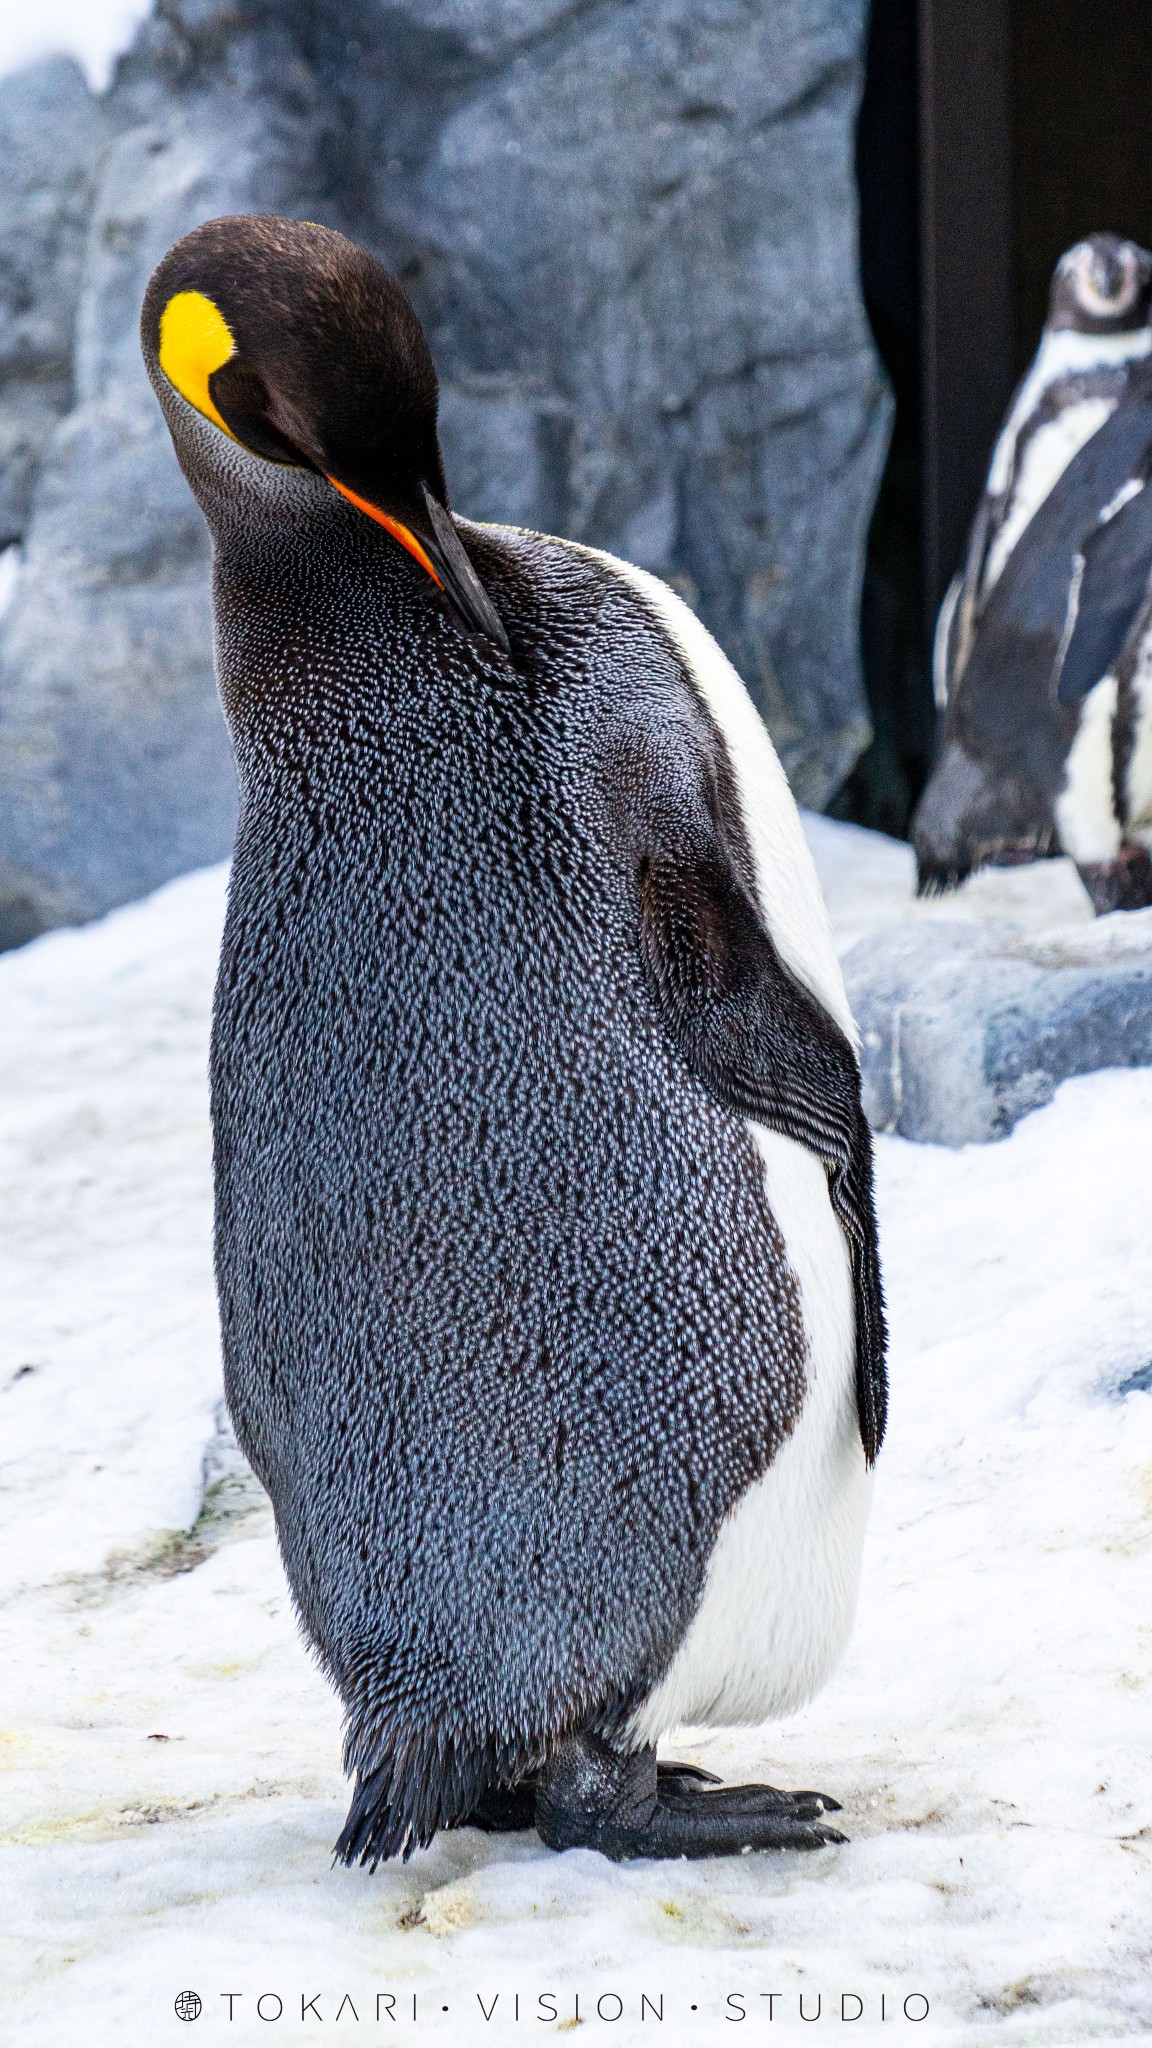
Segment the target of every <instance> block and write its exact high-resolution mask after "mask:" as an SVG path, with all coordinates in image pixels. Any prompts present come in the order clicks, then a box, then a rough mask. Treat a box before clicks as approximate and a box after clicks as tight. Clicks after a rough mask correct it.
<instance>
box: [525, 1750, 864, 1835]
mask: <svg viewBox="0 0 1152 2048" xmlns="http://www.w3.org/2000/svg"><path fill="white" fill-rule="evenodd" d="M704 1776H705V1774H703V1773H699V1772H697V1771H696V1770H695V1769H694V1767H693V1766H691V1765H688V1766H684V1765H679V1766H676V1765H673V1766H671V1767H666V1768H665V1770H664V1771H663V1772H661V1771H660V1770H659V1769H658V1767H657V1763H656V1752H655V1750H654V1749H642V1750H637V1751H634V1752H632V1753H625V1752H623V1751H620V1750H615V1749H612V1748H610V1747H609V1745H608V1744H607V1743H606V1742H604V1741H602V1740H601V1739H600V1737H599V1736H595V1735H587V1734H585V1735H574V1736H570V1737H569V1739H568V1740H567V1741H566V1742H564V1743H562V1744H561V1745H560V1747H559V1748H558V1749H557V1750H555V1751H554V1752H553V1754H552V1756H551V1757H549V1759H548V1762H547V1764H546V1765H545V1766H544V1769H543V1770H542V1771H541V1772H540V1774H539V1777H538V1780H537V1789H536V1827H537V1830H538V1832H539V1835H540V1839H541V1841H543V1842H544V1843H546V1845H547V1846H548V1848H550V1849H598V1850H599V1852H600V1854H601V1855H602V1856H607V1857H610V1858H611V1860H612V1861H613V1862H614V1863H627V1862H631V1861H632V1860H633V1858H636V1857H654V1858H655V1857H679V1856H690V1857H697V1856H736V1855H742V1854H746V1853H747V1851H749V1850H751V1849H822V1848H823V1847H824V1846H825V1844H826V1843H828V1842H843V1841H844V1840H846V1837H845V1836H844V1835H842V1834H840V1833H838V1831H837V1830H836V1829H835V1828H833V1827H829V1826H828V1824H827V1822H826V1821H825V1819H824V1815H825V1814H826V1813H828V1812H837V1813H838V1812H839V1810H840V1809H839V1806H838V1804H837V1802H836V1800H834V1799H828V1798H826V1797H825V1796H824V1794H823V1793H821V1792H780V1791H778V1790H777V1789H776V1787H775V1786H774V1785H725V1786H723V1787H722V1788H721V1789H720V1790H718V1791H704V1790H702V1789H701V1782H702V1780H703V1779H704ZM707 1782H708V1783H710V1784H715V1782H716V1781H715V1779H708V1780H707Z"/></svg>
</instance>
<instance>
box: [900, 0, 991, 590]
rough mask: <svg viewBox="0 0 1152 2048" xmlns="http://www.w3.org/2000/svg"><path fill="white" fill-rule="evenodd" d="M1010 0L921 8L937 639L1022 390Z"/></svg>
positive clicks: (959, 0) (931, 550)
mask: <svg viewBox="0 0 1152 2048" xmlns="http://www.w3.org/2000/svg"><path fill="white" fill-rule="evenodd" d="M1011 95H1012V84H1011V37H1010V22H1009V0H920V181H921V182H920V207H921V212H920V221H921V227H920V237H921V239H920V256H921V320H922V327H921V337H922V338H921V363H922V371H921V376H922V391H923V406H924V412H923V465H924V468H923V476H924V581H925V589H924V596H925V605H926V609H927V612H928V618H927V620H926V624H927V625H928V627H929V630H930V629H931V622H932V620H934V618H935V615H936V610H937V608H938V606H939V603H940V600H941V598H942V597H943V595H944V591H945V590H946V588H947V585H948V581H949V578H950V577H951V575H952V573H953V571H954V570H955V569H956V568H957V566H958V565H959V562H960V560H961V557H962V554H963V550H964V538H965V533H966V530H967V526H968V522H969V520H970V518H971V516H972V511H973V508H974V506H975V504H976V500H977V498H978V496H979V493H980V488H981V485H982V483H983V479H984V472H985V470H986V468H987V464H988V456H989V453H990V452H991V448H992V444H993V441H994V440H995V437H996V430H997V427H998V426H999V423H1000V419H1001V416H1002V414H1003V411H1004V408H1005V405H1006V404H1007V401H1008V398H1009V395H1010V393H1011V389H1012V367H1013V332H1012V146H1011Z"/></svg>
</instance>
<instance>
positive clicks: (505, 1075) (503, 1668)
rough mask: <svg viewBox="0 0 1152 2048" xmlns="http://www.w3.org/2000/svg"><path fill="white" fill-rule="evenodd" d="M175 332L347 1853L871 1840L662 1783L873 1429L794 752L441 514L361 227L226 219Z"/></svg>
mask: <svg viewBox="0 0 1152 2048" xmlns="http://www.w3.org/2000/svg"><path fill="white" fill-rule="evenodd" d="M141 334H142V343H143V350H144V356H145V360H146V363H147V366H148V370H149V373H150V375H151V378H152V382H153V386H154V389H155V391H156V394H157V397H158V399H159V402H160V405H161V407H162V410H163V412H164V416H165V418H166V420H167V422H168V426H169V428H170V431H171V434H172V439H173V442H174V445H175V448H176V452H177V455H178V457H179V460H180V462H181V465H182V467H183V469H184V472H185V475H186V476H187V478H188V481H189V483H190V484H191V486H192V489H193V491H194V492H195V494H196V496H197V498H198V500H199V502H200V505H201V506H202V508H203V510H204V512H205V514H206V516H207V519H208V522H209V525H210V527H211V530H212V536H213V542H214V569H213V596H214V609H215V618H216V640H217V663H218V674H219V681H220V689H221V696H222V700H223V704H224V709H225V713H226V715H227V718H228V723H229V727H230V730H231V733H232V738H233V743H234V747H235V753H236V762H237V769H238V773H239V780H240V791H241V804H240V821H239V827H238V833H237V840H236V849H235V856H234V860H233V867H232V877H231V885H230V890H229V899H228V916H227V923H226V928H225V934H224V941H223V950H222V955H221V962H220V972H219V978H218V982H217V991H216V1003H215V1010H214V1020H213V1045H212V1116H213V1137H214V1159H215V1176H216V1270H217V1281H218V1288H219V1295H220V1308H221V1325H222V1335H223V1346H224V1356H225V1375H226V1386H227V1393H228V1402H229V1407H230V1410H231V1414H232V1417H233V1420H234V1422H235V1425H236V1431H237V1435H238V1437H239V1440H240V1443H241V1445H242V1447H243V1449H244V1451H245V1452H246V1454H247V1456H248V1457H249V1459H250V1460H251V1463H252V1465H253V1466H254V1468H255V1470H256V1472H257V1473H258V1474H259V1476H260V1478H261V1479H262V1480H263V1482H264V1484H265V1486H266V1487H267V1489H268V1492H269V1494H270V1496H271V1499H272V1504H273V1507H274V1509H275V1514H276V1526H277V1531H278V1535H279V1540H280V1544H281V1548H282V1552H283V1556H284V1562H285V1566H286V1569H287V1573H288V1577H289V1581H290V1584H291V1587H292V1592H293V1596H294V1599H295V1602H296V1607H297V1611H298V1613H299V1616H300V1619H301V1622H302V1624H303V1627H304V1628H305V1630H306V1632H307V1634H308V1637H309V1639H310V1641H311V1642H312V1643H313V1645H314V1646H315V1648H316V1650H317V1652H318V1654H319V1656H320V1658H321V1659H322V1661H323V1664H324V1668H325V1669H326V1670H327V1672H328V1673H329V1675H330V1676H331V1678H332V1681H333V1683H334V1684H335V1686H336V1687H337V1688H338V1690H339V1693H340V1696H341V1698H342V1700H343V1703H344V1707H345V1711H346V1716H347V1748H346V1757H347V1764H348V1768H349V1770H350V1771H353V1772H355V1775H356V1790H355V1794H354V1798H353V1801H352V1809H351V1812H350V1814H349V1817H348V1822H347V1825H346V1827H345V1830H344V1833H343V1835H342V1836H341V1838H340V1842H339V1844H338V1854H339V1855H340V1856H341V1857H342V1858H344V1859H345V1860H347V1861H353V1860H360V1861H362V1862H366V1863H369V1864H375V1863H376V1862H378V1861H379V1860H380V1858H381V1857H385V1856H391V1855H396V1854H405V1855H406V1854H408V1853H409V1852H410V1851H411V1850H412V1849H413V1848H414V1847H415V1846H417V1845H419V1844H422V1843H426V1842H428V1841H429V1840H430V1839H431V1837H432V1835H433V1834H434V1833H435V1831H436V1830H437V1829H438V1828H441V1827H453V1826H458V1825H461V1824H462V1823H465V1822H467V1821H469V1820H472V1821H475V1822H476V1823H477V1824H479V1825H483V1826H488V1827H513V1826H518V1825H525V1824H527V1823H530V1822H532V1821H535V1824H536V1826H537V1827H538V1829H539V1831H540V1834H541V1836H542V1837H543V1839H544V1841H545V1842H546V1843H547V1844H548V1845H549V1846H551V1847H552V1848H556V1849H562V1848H568V1847H573V1846H581V1845H583V1846H587V1847H592V1848H595V1849H598V1850H600V1851H601V1852H602V1853H603V1854H605V1855H607V1856H611V1857H615V1858H620V1859H623V1858H629V1857H634V1856H708V1855H718V1854H730V1853H737V1852H740V1851H746V1850H749V1849H765V1848H785V1847H791V1848H806V1849H812V1848H817V1847H819V1846H820V1845H821V1844H824V1843H828V1842H832V1841H837V1840H841V1839H843V1838H842V1837H841V1836H840V1835H839V1834H838V1833H837V1831H836V1830H835V1828H833V1827H832V1826H831V1825H830V1823H829V1820H828V1812H829V1810H830V1809H835V1807H836V1805H837V1802H836V1801H835V1800H830V1799H828V1798H826V1797H824V1796H823V1795H820V1794H817V1793H813V1792H806V1791H797V1792H783V1791H779V1790H777V1789H775V1788H773V1787H772V1786H764V1785H758V1786H737V1787H724V1788H719V1787H715V1786H714V1785H713V1784H712V1783H711V1782H710V1781H708V1780H707V1779H705V1778H704V1776H703V1775H702V1774H701V1773H700V1772H698V1771H693V1770H687V1769H684V1768H676V1767H672V1766H665V1765H658V1764H657V1760H656V1745H657V1742H658V1741H659V1739H660V1738H661V1737H662V1736H663V1735H665V1734H666V1733H667V1732H668V1731H669V1730H670V1729H673V1728H675V1727H677V1726H680V1725H682V1724H683V1723H685V1722H695V1723H701V1722H704V1723H713V1724H722V1725H723V1724H731V1723H733V1722H760V1721H762V1720H765V1719H767V1718H768V1717H769V1716H771V1715H774V1714H780V1713H789V1712H791V1711H793V1710H794V1709H795V1708H796V1707H797V1706H798V1705H800V1704H801V1703H802V1702H803V1701H804V1700H806V1699H808V1698H810V1697H811V1695H812V1693H813V1692H814V1691H815V1690H816V1689H817V1688H818V1687H819V1686H820V1685H821V1684H822V1683H823V1681H824V1679H825V1678H826V1677H827V1675H828V1673H829V1672H830V1670H831V1669H832V1667H833V1665H834V1664H835V1662H836V1660H837V1658H838V1656H839V1654H840V1652H841V1650H842V1648H843V1645H844V1643H845V1640H846V1638H847V1633H848V1630H849V1627H850V1625H851V1620H852V1613H853V1607H854V1603H855V1597H856V1587H857V1582H858V1575H859V1569H860V1555H861V1546H862V1541H863V1532H864V1525H865V1520H866V1516H867V1510H868V1501H869V1493H870V1482H871V1466H872V1464H873V1463H874V1460H875V1458H876V1454H877V1452H878V1450H879V1447H880V1443H881V1439H882V1436H883V1431H884V1417H885V1412H886V1388H887V1381H886V1372H885V1333H884V1310H883V1301H882V1295H881V1286H880V1270H879V1261H878V1253H877V1242H876V1223H875V1214H874V1207H873V1195H872V1166H871V1142H870V1138H869V1133H868V1127H867V1123H866V1121H865V1118H864V1114H863V1109H862V1105H861V1099H860V1071H859V1066H858V1063H857V1058H856V1052H855V1046H854V1027H853V1023H852V1017H851V1013H850V1011H849V1008H848V1004H847V999H846V996H845V991H844V983H843V979H842V976H841V973H840V968H839V965H838V962H837V960H836V955H835V951H834V948H833V945H832V939H831V932H830V930H829V926H828V921H827V917H826V914H825V911H824V907H823V903H822V900H821V897H820V890H819V885H818V883H817V880H816V876H815V872H814V869H813V866H812V861H811V858H810V855H809V853H808V850H807V847H806V845H805V841H804V835H803V832H802V830H801V826H800V821H799V817H798V814H797V811H796V806H795V804H794V802H793V800H792V797H791V795H790V793H789V790H788V786H787V783H786V781H785V779H784V775H783V771H782V769H781V767H780V763H779V761H778V759H777V757H776V755H775V753H774V751H773V748H772V745H771V742H770V741H769V739H768V735H767V733H766V732H765V730H764V727H763V726H762V724H761V723H760V720H759V718H758V716H757V714H756V712H755V710H754V708H753V706H752V703H751V701H750V699H749V697H748V695H747V692H746V691H745V689H744V687H743V684H742V683H741V682H740V680H739V678H738V677H737V675H736V674H735V671H734V670H733V669H732V667H731V666H730V664H729V663H728V662H727V661H726V660H725V657H724V656H723V654H722V653H721V651H720V649H719V648H718V647H717V646H716V644H715V642H714V641H713V640H712V639H711V638H710V637H709V635H708V634H707V632H706V631H705V629H704V628H703V626H701V624H700V623H699V621H698V620H697V619H696V618H695V617H694V615H693V614H692V613H691V611H689V610H688V608H687V607H686V606H685V605H684V604H683V603H682V602H681V600H680V599H679V598H677V597H676V596H675V595H674V594H673V592H672V591H670V590H669V589H667V588H666V586H664V585H663V584H661V583H659V582H658V581H657V580H656V578H655V577H652V576H649V575H646V574H645V573H643V572H642V571H640V570H637V569H634V568H631V567H629V565H628V564H626V563H623V562H619V561H614V560H613V559H611V558H610V557H609V556H606V555H603V554H598V553H596V552H595V551H593V550H591V549H588V548H585V547H579V546H576V545H574V544H572V543H569V542H565V541H560V540H554V539H548V538H545V537H543V536H541V535H539V534H531V533H524V532H520V531H514V530H511V529H508V528H498V527H481V526H477V525H473V524H471V523H469V522H468V521H466V520H460V519H456V518H454V517H453V515H452V513H451V511H450V510H449V506H448V497H447V490H446V486H445V480H444V472H443V468H442V465H441V458H440V449H439V443H438V440H437V433H436V409H437V385H436V375H435V371H434V369H433V366H432V361H431V357H430V355H429V352H428V348H427V344H426V342H425V340H424V336H423V334H422V332H421V330H420V327H419V324H418V322H417V320H416V316H415V314H414V312H413V310H412V308H411V306H410V305H409V303H408V301H407V299H406V297H405V295H404V293H403V291H402V289H401V287H400V285H399V284H398V283H397V281H396V279H395V278H394V277H392V276H391V275H390V274H389V273H388V272H387V271H386V270H385V269H384V267H383V266H382V265H381V264H380V263H379V262H377V261H376V259H375V258H374V257H372V256H371V255H369V254H368V252H367V251H365V250H362V249H358V248H357V247H356V246H355V245H354V244H353V243H351V242H349V241H347V240H346V239H345V238H344V237H343V236H341V235H337V234H333V233H331V232H329V231H328V230H326V229H324V228H320V227H317V226H315V225H314V224H311V223H306V222H297V221H289V220H276V219H248V218H240V219H233V220H220V221H214V222H209V223H208V224H207V225H206V226H204V227H202V228H199V229H197V230H196V231H195V232H194V233H192V234H191V235H189V236H187V237H186V238H185V239H184V240H183V241H182V242H180V243H178V244H177V245H176V247H175V248H174V249H172V250H171V251H170V252H169V254H168V255H167V256H166V257H165V259H164V261H163V262H162V263H161V265H160V266H159V268H158V270H157V271H156V273H155V275H154V277H153V279H152V281H151V284H150V285H149V289H148V294H147V298H146V300H145V305H144V309H143V314H142V326H141Z"/></svg>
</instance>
